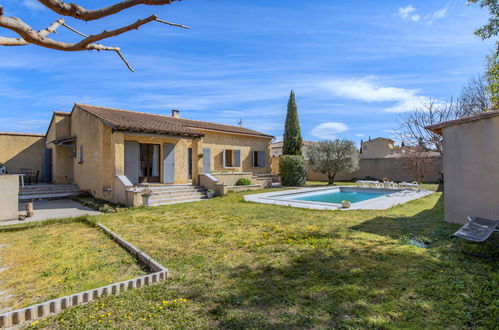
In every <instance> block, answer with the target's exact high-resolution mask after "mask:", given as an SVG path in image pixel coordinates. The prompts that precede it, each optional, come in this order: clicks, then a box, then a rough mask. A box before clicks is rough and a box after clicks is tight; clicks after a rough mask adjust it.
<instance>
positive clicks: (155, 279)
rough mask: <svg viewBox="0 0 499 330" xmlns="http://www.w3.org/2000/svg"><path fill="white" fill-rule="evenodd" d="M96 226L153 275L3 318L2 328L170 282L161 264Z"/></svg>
mask: <svg viewBox="0 0 499 330" xmlns="http://www.w3.org/2000/svg"><path fill="white" fill-rule="evenodd" d="M96 225H97V227H99V228H101V229H102V230H103V231H104V232H105V233H106V234H107V235H109V236H110V237H111V239H112V240H114V241H115V242H116V243H118V245H120V246H121V247H122V248H123V249H125V250H126V251H127V252H128V253H130V254H131V255H133V256H134V257H136V258H137V259H138V260H139V261H140V262H142V263H143V264H145V265H146V266H147V267H149V269H150V270H151V271H152V272H153V273H150V274H147V275H143V276H139V277H135V278H133V279H130V280H126V281H122V282H116V283H112V284H109V285H106V286H102V287H100V288H97V289H92V290H87V291H82V292H78V293H75V294H72V295H69V296H65V297H62V298H57V299H53V300H49V301H45V302H43V303H40V304H36V305H31V306H28V307H25V308H20V309H16V310H14V311H10V312H7V313H3V314H0V327H1V328H9V327H14V326H16V327H17V326H20V325H23V324H25V323H28V322H33V321H35V320H39V319H43V318H46V317H48V316H51V315H56V314H59V313H60V312H62V311H63V310H65V309H67V308H69V307H72V306H78V305H83V304H87V303H89V302H91V301H93V300H95V299H97V298H99V297H102V296H109V295H118V294H119V293H120V292H123V291H126V290H129V289H134V288H139V287H143V286H149V285H152V284H155V283H159V282H161V281H164V280H166V279H167V278H168V274H169V272H168V269H166V268H165V267H163V266H161V264H159V263H158V262H157V261H156V260H154V259H152V258H151V257H149V256H148V255H147V254H145V253H144V252H142V251H140V250H139V249H138V248H136V247H135V246H133V245H132V244H130V243H129V242H127V241H125V240H124V239H123V238H121V237H120V236H119V235H117V234H115V233H114V232H112V231H111V230H109V229H108V228H106V227H105V226H104V225H101V224H100V223H97V224H96ZM21 228H22V227H21Z"/></svg>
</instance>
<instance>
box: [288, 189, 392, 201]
mask: <svg viewBox="0 0 499 330" xmlns="http://www.w3.org/2000/svg"><path fill="white" fill-rule="evenodd" d="M394 192H395V191H388V192H386V191H385V192H378V191H359V190H354V189H353V188H350V189H348V188H343V189H342V188H340V189H335V190H333V191H331V190H326V191H322V192H311V193H304V194H298V195H292V196H289V197H284V198H286V199H291V200H296V201H309V202H321V203H333V204H340V203H341V201H344V200H347V201H349V202H350V203H358V202H362V201H365V200H368V199H372V198H377V197H381V196H385V195H388V194H391V193H394Z"/></svg>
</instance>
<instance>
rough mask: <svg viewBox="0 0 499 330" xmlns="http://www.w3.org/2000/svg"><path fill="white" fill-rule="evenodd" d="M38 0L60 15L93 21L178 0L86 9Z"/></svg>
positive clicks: (137, 1) (57, 0)
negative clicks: (138, 8) (129, 9)
mask: <svg viewBox="0 0 499 330" xmlns="http://www.w3.org/2000/svg"><path fill="white" fill-rule="evenodd" d="M38 1H39V2H40V3H42V4H43V5H45V6H46V7H48V8H50V9H52V10H53V11H55V12H56V13H58V14H60V15H63V16H70V17H74V18H77V19H80V20H82V21H93V20H96V19H99V18H103V17H106V16H110V15H113V14H116V13H119V12H120V11H122V10H125V9H128V8H130V7H134V6H138V5H149V6H162V5H169V4H171V3H172V2H174V1H180V0H124V1H121V2H118V3H116V4H114V5H111V6H108V7H105V8H101V9H86V8H83V7H82V6H80V5H78V4H75V3H65V2H63V1H60V0H38Z"/></svg>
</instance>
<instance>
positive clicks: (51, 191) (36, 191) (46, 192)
mask: <svg viewBox="0 0 499 330" xmlns="http://www.w3.org/2000/svg"><path fill="white" fill-rule="evenodd" d="M79 191H80V190H79V189H51V190H30V191H25V190H20V191H19V195H34V194H37V195H40V194H58V193H65V192H79Z"/></svg>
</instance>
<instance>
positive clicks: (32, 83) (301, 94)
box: [0, 0, 492, 142]
mask: <svg viewBox="0 0 499 330" xmlns="http://www.w3.org/2000/svg"><path fill="white" fill-rule="evenodd" d="M78 2H79V3H81V4H82V5H85V6H87V7H89V8H94V6H95V3H96V1H78ZM114 2H115V1H109V0H106V1H98V3H99V4H102V5H104V4H111V3H114ZM2 4H3V5H4V7H5V10H6V14H7V15H9V16H18V17H20V18H21V19H23V20H25V21H26V22H29V23H30V24H31V25H32V26H33V27H34V28H36V29H40V28H44V27H46V26H48V25H49V24H50V23H51V22H52V21H54V20H56V19H57V18H58V16H57V15H55V14H53V13H52V12H50V11H48V10H47V9H45V8H44V7H42V6H41V5H39V4H38V2H36V1H34V0H3V1H2ZM152 13H156V14H158V15H159V17H160V18H163V19H165V20H169V21H173V22H178V23H182V24H185V25H188V26H190V27H191V29H190V30H183V29H179V28H172V27H168V26H165V25H162V24H160V23H156V22H152V23H149V25H146V26H144V27H142V28H141V29H140V31H132V32H130V33H128V34H125V35H122V36H119V37H116V38H113V39H109V40H105V41H104V42H103V43H104V44H106V45H112V46H119V47H121V48H122V50H123V53H124V55H125V56H126V57H127V59H128V60H129V62H130V63H131V65H132V66H133V67H134V69H135V70H136V72H135V73H132V72H130V71H128V70H127V69H126V67H125V66H124V65H123V63H122V62H121V61H120V60H119V58H118V57H117V56H116V55H115V54H114V53H96V52H79V53H66V52H58V51H53V50H49V49H43V48H39V47H36V46H24V47H10V48H8V47H0V131H10V132H26V133H45V131H46V128H47V125H48V123H49V121H50V118H51V112H52V111H54V110H59V111H70V110H71V107H72V105H73V103H75V102H79V103H87V104H92V105H99V106H109V107H115V108H123V109H130V110H136V111H144V112H153V113H158V114H167V115H168V114H170V110H171V109H180V110H181V115H182V117H184V118H190V119H197V120H207V121H215V122H220V123H225V124H232V125H236V124H237V122H238V120H239V119H242V120H243V123H244V126H246V127H248V128H252V129H256V130H260V131H264V132H266V133H269V134H273V135H275V136H276V137H278V139H279V138H280V137H281V136H282V131H283V126H284V118H285V113H286V104H287V100H288V97H289V91H290V90H291V89H294V90H295V92H296V96H297V103H298V110H299V117H300V122H301V128H302V134H303V137H304V138H305V139H307V140H320V139H325V138H333V137H339V138H348V139H352V140H355V141H357V142H358V141H360V139H366V138H367V137H368V136H371V137H377V136H386V137H390V136H391V134H392V132H393V130H396V129H397V128H398V127H399V116H400V113H403V112H404V111H409V110H411V109H413V108H414V106H417V104H419V103H420V102H424V101H426V100H428V99H429V98H434V99H436V100H440V101H445V100H447V99H449V98H450V97H451V96H456V95H458V94H459V93H460V90H461V87H462V85H463V84H465V83H466V81H467V80H468V79H469V78H471V77H472V76H474V75H478V74H481V73H482V72H483V71H484V65H485V56H486V55H487V54H488V52H489V49H491V48H492V41H486V42H484V41H481V40H480V39H478V38H477V37H475V36H474V35H473V31H474V30H475V29H476V28H477V27H479V26H480V25H482V24H484V23H485V22H486V20H487V17H488V16H487V12H486V11H485V10H481V9H480V8H479V7H478V6H476V5H473V6H467V5H466V1H465V0H455V1H453V0H450V1H440V0H431V1H422V0H420V1H407V2H406V1H389V0H388V1H331V0H313V1H303V0H300V1H297V0H286V1H285V0H254V1H247V0H246V1H245V0H210V1H200V0H197V1H196V0H184V1H182V2H175V3H174V4H172V5H168V6H163V7H147V6H141V7H137V8H134V9H129V10H127V11H125V12H122V13H121V14H119V15H117V16H116V17H110V18H106V19H104V20H102V22H90V23H84V22H78V21H76V20H73V19H66V21H67V23H68V24H69V25H71V26H73V27H75V28H77V29H78V30H81V31H82V32H85V33H87V34H91V33H96V32H100V31H101V30H102V29H104V28H107V29H110V28H116V27H119V26H122V25H125V24H129V23H131V22H133V21H134V20H136V19H137V18H142V17H146V16H149V15H150V14H152ZM0 35H3V36H13V34H12V33H10V32H9V31H6V30H5V31H4V30H1V32H0ZM55 38H56V39H58V40H64V41H70V40H73V41H76V40H77V39H78V38H77V36H76V35H74V34H73V33H71V32H69V31H67V30H66V29H64V28H60V29H59V30H58V33H57V34H56V35H55Z"/></svg>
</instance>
